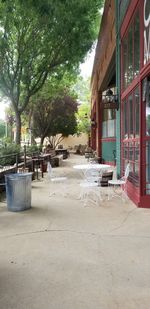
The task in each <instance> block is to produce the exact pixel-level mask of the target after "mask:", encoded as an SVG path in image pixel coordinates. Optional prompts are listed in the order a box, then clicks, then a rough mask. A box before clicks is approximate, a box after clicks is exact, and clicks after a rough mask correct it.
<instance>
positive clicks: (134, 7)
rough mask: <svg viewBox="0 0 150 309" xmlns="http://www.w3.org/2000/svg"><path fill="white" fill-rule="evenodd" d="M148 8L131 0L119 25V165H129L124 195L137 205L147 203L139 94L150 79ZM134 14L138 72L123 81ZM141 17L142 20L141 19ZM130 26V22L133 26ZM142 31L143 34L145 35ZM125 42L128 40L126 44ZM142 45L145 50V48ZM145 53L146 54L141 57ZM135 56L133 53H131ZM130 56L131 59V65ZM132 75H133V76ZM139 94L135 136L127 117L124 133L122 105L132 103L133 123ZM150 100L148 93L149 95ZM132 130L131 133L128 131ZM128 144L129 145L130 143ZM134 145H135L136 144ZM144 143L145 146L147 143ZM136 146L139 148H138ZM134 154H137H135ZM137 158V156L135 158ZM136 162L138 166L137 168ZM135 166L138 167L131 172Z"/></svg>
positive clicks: (147, 138)
mask: <svg viewBox="0 0 150 309" xmlns="http://www.w3.org/2000/svg"><path fill="white" fill-rule="evenodd" d="M149 9H150V6H149V0H140V1H139V0H134V1H131V4H130V5H129V7H128V10H127V13H126V16H125V18H124V20H123V23H122V26H121V77H122V78H121V166H122V173H123V171H124V169H125V165H126V161H127V160H128V161H129V162H131V167H132V168H133V170H132V172H131V176H129V181H128V195H129V197H130V198H131V199H132V200H133V202H134V203H136V204H137V205H138V206H139V207H150V177H149V174H150V172H149V171H150V163H149V160H148V159H147V157H149V156H150V151H149V149H150V147H149V146H150V135H147V133H146V103H145V100H146V99H144V96H143V93H144V86H143V80H144V79H145V80H146V83H147V85H149V84H150V83H148V82H147V81H149V80H150V50H149V46H150V12H149V11H148V10H149ZM136 16H139V21H140V28H139V29H140V30H139V42H140V66H139V72H138V74H134V73H135V72H134V73H133V75H134V77H133V78H132V80H131V82H130V83H128V85H126V87H125V86H124V84H125V82H124V81H125V73H126V72H125V69H124V68H125V64H124V59H125V58H124V50H125V48H124V42H125V38H126V37H127V35H128V31H129V28H130V27H131V25H134V23H135V20H136ZM144 18H145V20H144ZM133 27H134V26H133ZM145 33H146V35H145ZM127 46H129V44H128V45H127ZM145 47H146V49H147V50H146V53H145V49H144V48H145ZM133 50H134V37H133ZM145 55H146V57H145ZM135 56H136V53H135ZM134 62H135V61H134V56H133V63H132V66H134ZM135 75H136V76H135ZM137 93H138V96H139V136H138V137H137V136H136V134H135V133H136V132H135V131H136V128H135V131H134V129H133V132H130V129H131V128H130V126H132V124H130V120H129V125H128V123H127V126H128V127H129V132H128V136H127V137H126V135H125V130H126V128H125V120H124V119H125V116H124V114H125V113H126V109H128V112H129V113H130V112H131V108H130V107H131V105H130V100H131V101H132V105H133V108H134V110H133V115H132V116H133V119H132V120H133V127H134V126H135V122H136V117H137V116H136V111H135V108H137V105H136V94H137ZM149 101H150V96H149ZM149 105H150V102H149ZM129 133H133V134H129ZM130 145H131V147H130ZM137 145H138V146H137ZM147 145H148V147H147ZM138 147H139V148H138ZM136 156H137V158H136ZM136 159H137V160H136ZM137 164H138V168H137ZM135 166H136V168H137V170H138V169H139V170H138V172H137V174H138V176H137V174H136V173H135Z"/></svg>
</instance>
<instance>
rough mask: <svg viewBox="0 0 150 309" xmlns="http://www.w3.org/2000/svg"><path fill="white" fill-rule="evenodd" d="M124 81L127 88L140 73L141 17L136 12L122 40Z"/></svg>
mask: <svg viewBox="0 0 150 309" xmlns="http://www.w3.org/2000/svg"><path fill="white" fill-rule="evenodd" d="M122 60H123V70H122V81H123V88H124V89H126V88H127V87H128V85H129V84H130V83H131V82H132V80H133V79H134V77H136V76H137V75H138V74H139V69H140V19H139V12H136V15H135V16H134V18H133V20H132V22H131V23H130V25H129V28H128V31H127V33H126V35H125V37H124V38H123V40H122Z"/></svg>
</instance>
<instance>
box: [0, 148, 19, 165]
mask: <svg viewBox="0 0 150 309" xmlns="http://www.w3.org/2000/svg"><path fill="white" fill-rule="evenodd" d="M15 154H17V155H18V158H19V154H20V146H18V145H15V144H9V145H7V146H6V147H1V148H0V165H2V166H5V165H14V164H15V163H16V155H15ZM3 156H6V157H5V158H1V157H3Z"/></svg>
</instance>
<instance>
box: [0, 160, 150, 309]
mask: <svg viewBox="0 0 150 309" xmlns="http://www.w3.org/2000/svg"><path fill="white" fill-rule="evenodd" d="M81 161H82V162H83V161H84V159H83V158H82V157H78V156H74V155H71V157H70V158H69V159H68V160H66V161H64V162H63V166H62V167H60V168H57V169H55V171H54V172H55V174H56V175H66V176H67V177H68V179H69V180H68V183H67V184H66V189H65V195H66V196H65V197H64V196H63V195H62V194H61V193H62V192H60V190H59V188H60V187H59V185H57V186H56V187H55V188H54V185H51V184H50V183H49V182H48V179H47V177H46V176H45V177H44V180H42V181H34V182H32V208H31V209H30V210H28V211H24V212H19V213H12V212H8V211H7V208H6V205H5V203H0V308H1V309H133V308H135V309H137V308H138V309H149V307H150V209H138V208H136V207H135V205H133V204H132V203H131V202H129V201H128V202H126V203H123V202H122V201H121V200H120V199H118V200H116V199H114V200H111V201H107V200H105V201H103V202H102V203H101V204H100V206H99V207H98V206H93V205H89V206H88V207H83V205H82V203H81V201H80V200H79V193H80V190H79V182H80V174H79V172H78V171H76V170H74V169H73V168H72V165H73V164H75V163H81ZM51 193H55V194H53V195H51ZM50 195H51V196H50Z"/></svg>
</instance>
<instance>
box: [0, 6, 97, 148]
mask: <svg viewBox="0 0 150 309" xmlns="http://www.w3.org/2000/svg"><path fill="white" fill-rule="evenodd" d="M101 5H102V0H63V1H60V0H56V1H53V0H43V1H38V0H37V1H35V0H27V1H26V2H25V1H21V0H9V1H7V0H6V1H2V0H0V90H1V91H2V92H3V94H4V95H5V96H7V97H8V98H10V100H11V103H12V106H13V110H14V112H15V117H16V128H17V134H16V143H18V144H19V143H20V132H21V115H22V113H23V112H24V111H25V110H26V107H27V105H28V103H29V100H30V98H31V97H32V96H33V95H35V94H36V93H37V92H38V91H39V89H41V88H42V86H43V84H44V83H45V81H46V79H47V77H48V76H52V75H54V76H59V75H62V74H63V73H64V71H66V70H70V69H72V68H75V67H77V66H78V65H79V63H80V62H82V61H83V59H84V57H85V55H86V53H87V52H88V51H89V50H90V49H91V47H92V44H93V41H94V40H95V38H96V26H95V25H96V22H97V16H98V15H99V9H100V7H101Z"/></svg>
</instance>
